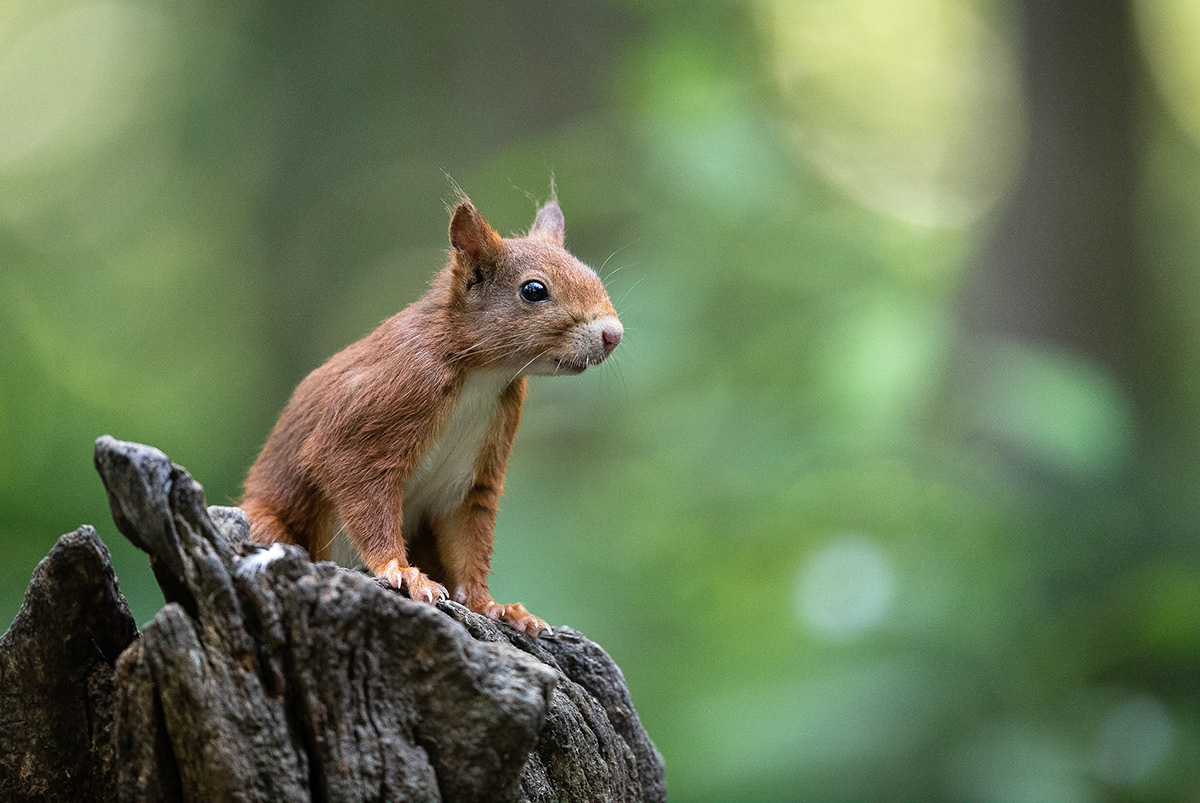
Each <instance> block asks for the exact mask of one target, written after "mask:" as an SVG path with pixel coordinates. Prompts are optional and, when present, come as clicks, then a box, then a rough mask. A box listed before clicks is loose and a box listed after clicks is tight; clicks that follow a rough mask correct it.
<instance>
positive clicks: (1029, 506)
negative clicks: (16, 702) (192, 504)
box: [0, 0, 1200, 801]
mask: <svg viewBox="0 0 1200 803" xmlns="http://www.w3.org/2000/svg"><path fill="white" fill-rule="evenodd" d="M1198 143H1200V2H1198V0H1144V1H1143V2H1136V3H1124V2H1114V1H1113V0H1025V1H1024V2H1009V3H1005V2H982V1H980V0H838V1H837V2H834V0H794V1H789V0H764V1H763V2H754V3H749V2H747V3H739V2H717V1H716V0H688V2H666V0H662V1H660V2H655V1H653V0H608V1H607V2H605V1H602V0H571V1H569V2H568V1H567V0H555V1H553V2H552V1H550V0H530V1H529V2H521V3H495V2H488V1H486V0H462V1H461V2H434V1H433V0H429V1H428V2H422V3H417V2H391V3H386V2H378V3H359V2H347V3H325V4H321V3H316V4H294V3H286V2H280V0H238V1H237V2H232V1H231V0H226V1H224V2H212V1H211V0H207V1H206V2H198V0H183V1H182V2H178V1H176V2H165V0H164V1H163V2H132V1H129V2H126V1H124V0H121V1H117V0H99V1H98V2H87V1H85V2H76V1H75V0H4V2H3V4H2V5H0V344H2V345H0V539H2V541H0V544H2V546H0V549H2V552H0V555H2V556H3V560H2V561H0V620H2V621H0V625H7V623H8V622H9V621H10V620H11V618H12V617H13V616H14V615H15V613H16V610H17V608H18V606H19V604H20V601H21V596H22V593H23V590H24V588H25V585H26V583H27V582H28V579H29V575H30V572H31V571H32V569H33V566H34V565H35V563H36V562H37V561H38V559H39V558H41V557H42V556H43V555H44V554H45V553H46V552H47V550H48V549H49V548H50V546H51V544H52V543H53V541H54V539H55V538H56V537H57V536H58V535H59V534H61V533H63V532H66V531H69V530H72V529H74V528H75V527H77V526H78V525H80V524H81V523H85V522H87V523H92V524H95V525H96V526H97V528H98V529H99V530H100V532H101V534H102V535H103V536H104V538H105V540H106V541H107V543H108V544H109V546H110V548H111V549H112V550H113V552H114V560H115V562H116V565H117V571H118V575H119V577H120V580H121V586H122V589H123V590H124V592H125V593H126V595H127V596H128V597H129V600H130V604H131V605H132V607H133V610H134V613H135V615H136V618H137V619H138V621H139V622H145V621H146V620H148V619H149V618H150V617H151V616H153V614H154V613H155V611H156V610H157V609H158V608H159V606H160V605H161V596H160V595H159V593H158V591H157V588H156V586H155V585H154V583H153V580H152V578H151V575H150V572H149V571H148V568H147V565H146V561H145V558H144V556H142V555H141V554H140V553H138V552H137V551H136V550H134V549H133V548H132V547H131V546H129V545H128V544H127V543H126V542H125V541H124V540H123V539H122V538H121V537H120V536H119V535H118V534H117V533H116V530H115V528H114V527H113V525H112V523H111V519H110V518H109V515H108V510H107V506H106V503H105V498H104V493H103V489H102V487H101V485H100V482H99V480H98V478H97V477H96V476H95V474H94V472H93V470H92V467H91V450H92V441H93V439H94V438H95V437H96V436H97V435H99V434H101V433H111V434H113V435H115V436H117V437H120V438H124V439H129V440H137V441H142V442H146V443H150V444H154V445H156V446H158V447H160V448H161V449H163V450H164V451H166V452H167V453H168V454H169V455H171V457H172V458H174V459H175V460H176V461H177V462H179V463H182V464H183V465H184V466H186V467H187V468H188V469H189V470H190V471H191V472H192V474H193V475H194V476H195V477H196V478H197V479H198V480H199V481H200V482H201V483H203V485H204V486H205V488H206V490H207V493H208V498H209V501H210V502H212V503H226V504H228V503H231V502H232V501H233V500H234V499H236V497H237V496H238V493H239V487H240V483H241V481H242V478H243V476H244V474H245V471H246V469H247V467H248V466H249V464H250V462H251V461H252V460H253V458H254V455H255V454H256V451H257V449H258V447H259V446H260V444H261V443H262V441H263V440H264V439H265V437H266V434H267V432H268V431H269V429H270V427H271V425H272V423H273V421H274V418H275V416H276V415H277V414H278V412H279V411H280V409H281V408H282V406H283V404H284V402H285V401H286V399H287V397H288V394H289V393H290V391H291V389H292V388H293V387H294V386H295V384H296V383H297V382H298V381H299V380H300V379H301V378H302V377H303V376H304V375H305V374H306V373H307V372H308V371H309V370H311V369H312V368H314V367H316V366H317V365H318V364H320V363H321V362H322V361H323V360H324V359H326V358H327V357H328V356H329V355H330V354H332V353H333V352H335V351H337V350H338V349H340V348H341V347H343V346H345V345H346V344H348V343H350V342H351V341H353V340H355V339H357V338H358V337H361V336H362V335H364V334H365V333H367V332H368V331H370V329H371V328H372V327H373V326H374V325H375V324H376V323H378V322H379V321H380V320H382V319H383V318H385V317H386V316H388V315H390V314H391V313H393V312H394V311H396V310H397V309H399V308H400V307H402V306H403V305H405V304H406V303H408V302H410V301H412V300H413V299H414V298H416V296H417V295H419V294H420V292H421V291H422V288H423V287H424V286H425V284H426V282H427V281H428V279H429V277H430V275H431V274H432V272H433V271H434V270H435V269H436V268H437V267H439V266H440V264H441V263H442V260H443V259H444V251H445V248H446V246H447V243H446V225H447V214H446V203H447V202H449V201H452V200H453V198H454V192H453V190H452V188H451V184H450V182H449V181H448V180H447V175H446V174H449V175H450V176H452V177H453V179H454V180H456V181H458V182H459V183H460V184H461V185H462V187H463V188H464V189H465V191H466V192H468V193H469V194H470V195H471V197H472V198H473V200H474V201H475V202H476V203H477V204H478V206H479V207H480V209H481V210H482V211H483V212H484V214H485V215H486V216H487V217H488V218H489V220H490V221H491V222H492V224H493V225H494V226H496V227H497V228H498V229H500V230H501V231H502V232H515V231H519V230H522V229H524V228H526V227H528V225H529V224H530V222H531V221H532V218H533V212H534V210H535V201H536V200H538V199H544V198H545V197H546V196H547V195H548V193H549V186H550V180H551V175H553V176H554V178H555V180H556V182H557V186H558V192H559V198H560V201H561V204H562V207H563V209H564V211H565V214H566V219H567V244H568V246H569V247H570V248H571V249H572V250H573V251H574V252H575V253H576V254H577V255H578V256H579V257H580V258H581V259H583V260H585V261H587V262H589V263H590V264H592V265H595V266H600V265H601V264H604V266H605V267H604V270H603V273H604V275H605V276H606V277H607V282H608V285H609V287H610V291H611V294H612V296H613V300H614V301H615V303H616V305H617V307H618V309H619V310H620V312H621V315H622V318H623V320H624V322H625V326H626V331H627V337H626V340H625V342H624V343H623V344H622V346H621V348H620V350H619V351H618V352H617V354H616V357H617V359H616V360H614V361H613V363H614V364H608V365H605V366H604V367H602V368H601V369H599V370H593V371H589V372H588V373H587V374H585V375H584V376H582V377H579V378H572V379H535V380H533V381H532V382H531V388H530V394H529V400H528V402H527V406H526V415H525V419H524V424H523V426H522V429H521V432H520V434H519V437H518V442H517V446H516V449H515V452H514V456H513V458H512V461H511V463H510V466H509V473H508V489H509V492H508V496H507V497H506V499H505V500H504V503H503V509H502V511H501V514H500V518H499V522H498V525H497V536H496V541H497V550H496V557H495V561H494V569H495V577H494V582H493V591H494V592H495V595H496V597H497V598H499V599H501V600H502V601H512V600H517V599H520V600H522V601H524V602H526V603H527V604H528V605H529V607H530V608H531V609H532V610H533V611H535V612H537V613H538V614H540V615H541V616H543V617H545V618H547V619H548V620H550V621H551V622H552V623H555V624H568V623H569V624H570V625H572V626H574V627H577V628H579V629H581V630H583V631H584V632H586V633H587V634H588V635H589V636H591V637H592V638H594V639H595V640H597V641H599V642H600V643H601V644H603V645H604V646H605V647H606V648H607V649H608V650H609V651H610V652H611V653H612V655H613V656H614V657H615V658H616V660H617V661H618V662H619V663H620V665H621V666H622V667H623V669H624V671H625V673H626V676H627V678H628V680H629V683H630V686H631V688H632V690H633V696H634V701H635V702H636V704H637V706H638V709H639V711H640V713H641V715H642V718H643V721H644V722H645V724H646V726H647V728H648V729H649V731H650V733H651V735H652V736H653V738H654V739H655V741H656V742H657V744H658V746H659V748H660V749H661V750H662V752H663V754H664V756H665V758H666V762H667V770H668V783H669V789H670V791H671V796H672V799H674V800H681V801H686V800H731V801H732V800H806V799H811V800H840V799H857V800H864V799H884V800H886V799H909V800H916V799H926V800H927V799H949V800H964V799H971V800H1009V801H1017V800H1045V801H1049V800H1054V801H1085V800H1158V799H1163V800H1165V799H1172V800H1181V799H1192V800H1196V799H1200V798H1198V797H1197V794H1198V792H1197V791H1196V790H1197V789H1200V760H1198V758H1200V560H1198V558H1200V555H1198V552H1200V540H1198V538H1197V530H1198V527H1200V144H1198Z"/></svg>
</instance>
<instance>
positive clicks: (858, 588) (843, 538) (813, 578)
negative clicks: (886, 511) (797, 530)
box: [796, 533, 895, 639]
mask: <svg viewBox="0 0 1200 803" xmlns="http://www.w3.org/2000/svg"><path fill="white" fill-rule="evenodd" d="M893 576H894V572H893V570H892V562H891V560H890V558H889V557H888V555H887V554H886V553H885V552H884V551H883V549H882V548H881V547H880V546H879V544H877V543H876V542H875V541H874V540H872V539H870V538H868V537H866V536H864V535H861V534H858V533H847V534H844V535H839V536H837V537H835V538H833V539H832V540H831V541H829V543H827V544H825V545H824V546H823V547H821V548H820V549H818V550H817V551H816V552H815V553H814V554H813V555H812V556H811V557H809V559H808V560H807V561H806V562H805V564H804V567H803V568H802V570H801V572H800V583H799V586H798V588H797V594H796V613H797V615H798V616H799V617H800V620H801V621H802V622H803V623H804V624H805V625H806V626H807V627H808V628H810V629H811V630H812V631H813V632H814V633H816V634H818V635H820V636H823V637H826V638H830V639H850V638H854V637H856V636H859V635H862V634H863V633H865V632H867V631H869V630H871V629H873V628H875V627H877V626H878V625H879V623H880V622H882V621H883V619H884V617H885V616H886V615H887V613H888V610H889V609H890V608H891V604H892V599H893V597H894V593H895V589H894V579H893Z"/></svg>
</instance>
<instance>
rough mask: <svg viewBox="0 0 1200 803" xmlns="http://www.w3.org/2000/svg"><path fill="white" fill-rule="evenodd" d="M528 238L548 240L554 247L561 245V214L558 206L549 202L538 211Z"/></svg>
mask: <svg viewBox="0 0 1200 803" xmlns="http://www.w3.org/2000/svg"><path fill="white" fill-rule="evenodd" d="M529 236H530V237H537V238H540V239H542V240H549V241H550V242H552V243H554V244H555V245H562V244H563V213H562V210H561V209H559V208H558V204H556V203H554V201H551V202H550V203H548V204H546V205H545V206H543V207H542V208H541V209H539V210H538V213H537V217H535V218H534V219H533V228H531V229H530V230H529Z"/></svg>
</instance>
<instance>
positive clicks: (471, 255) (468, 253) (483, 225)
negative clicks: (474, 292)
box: [450, 199, 504, 262]
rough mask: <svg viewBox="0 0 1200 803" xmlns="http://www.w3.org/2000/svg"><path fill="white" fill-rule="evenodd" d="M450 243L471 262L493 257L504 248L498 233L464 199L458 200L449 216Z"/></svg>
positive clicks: (473, 206) (471, 204) (472, 205)
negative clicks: (452, 213)
mask: <svg viewBox="0 0 1200 803" xmlns="http://www.w3.org/2000/svg"><path fill="white" fill-rule="evenodd" d="M450 245H452V246H454V250H455V251H458V252H459V253H460V254H462V255H463V256H465V257H467V258H468V259H470V260H471V261H473V262H480V261H488V260H490V259H494V258H495V257H497V256H498V255H499V254H500V251H501V250H502V249H503V248H504V244H503V242H502V241H501V239H500V235H499V234H497V233H496V231H495V230H494V229H493V228H492V227H491V226H489V225H488V222H487V221H486V220H484V219H483V215H481V214H479V210H478V209H476V208H475V204H473V203H471V202H470V201H469V200H466V199H464V200H462V201H459V202H458V204H457V205H456V206H455V207H454V215H453V217H451V218H450Z"/></svg>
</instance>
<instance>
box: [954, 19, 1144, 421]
mask: <svg viewBox="0 0 1200 803" xmlns="http://www.w3.org/2000/svg"><path fill="white" fill-rule="evenodd" d="M1018 12H1019V13H1020V15H1021V27H1020V33H1021V36H1022V37H1023V45H1024V47H1023V50H1022V53H1023V65H1024V79H1025V98H1026V102H1027V109H1028V121H1029V148H1028V153H1027V159H1026V163H1025V166H1024V171H1023V173H1022V176H1021V178H1020V180H1019V182H1018V185H1017V190H1016V193H1015V194H1014V195H1013V197H1012V199H1011V201H1010V204H1009V208H1008V211H1007V212H1006V213H1005V214H1004V215H1003V217H1002V220H1001V223H1000V224H999V226H998V227H997V230H996V233H995V236H994V238H993V239H992V242H991V244H990V245H989V246H988V248H987V249H986V251H985V252H984V253H983V255H982V256H981V258H980V264H979V267H978V269H977V271H976V272H975V275H974V279H973V281H972V283H971V285H970V286H969V287H968V288H967V290H966V293H965V295H964V301H963V306H964V313H965V314H964V319H965V320H966V321H967V322H968V326H969V327H970V328H971V329H972V330H974V331H976V332H977V333H979V334H982V335H985V336H988V335H1000V336H1003V337H1009V338H1016V339H1024V340H1030V341H1036V342H1039V343H1042V344H1046V345H1050V346H1055V347H1059V348H1065V349H1069V350H1073V351H1077V352H1079V353H1081V354H1083V355H1086V356H1088V357H1090V358H1092V359H1095V360H1097V361H1099V362H1101V363H1102V364H1104V365H1105V366H1107V367H1108V368H1110V369H1112V370H1113V371H1114V372H1116V374H1117V376H1118V377H1119V379H1120V380H1121V384H1122V386H1123V388H1124V390H1125V391H1126V392H1127V393H1130V394H1131V395H1132V396H1133V397H1134V398H1135V399H1136V397H1137V395H1138V393H1137V391H1138V388H1139V385H1140V382H1141V379H1142V375H1141V373H1142V372H1141V369H1140V368H1139V366H1140V365H1141V364H1142V360H1143V358H1144V357H1145V356H1146V355H1147V354H1148V352H1149V344H1148V343H1147V337H1148V335H1147V333H1146V331H1145V330H1144V328H1143V321H1142V320H1141V313H1142V312H1143V309H1142V302H1141V299H1142V297H1143V291H1144V285H1145V280H1146V276H1145V273H1144V271H1143V270H1142V266H1141V261H1140V260H1141V254H1140V251H1139V247H1138V232H1137V220H1136V190H1137V183H1138V156H1139V154H1138V150H1137V142H1136V137H1135V134H1136V128H1137V126H1136V111H1137V86H1138V80H1137V78H1138V70H1137V67H1136V65H1137V54H1136V41H1135V36H1134V31H1133V20H1132V10H1131V8H1130V5H1129V3H1128V2H1126V1H1125V0H1044V1H1043V0H1025V2H1023V3H1021V4H1020V5H1019V8H1018Z"/></svg>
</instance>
